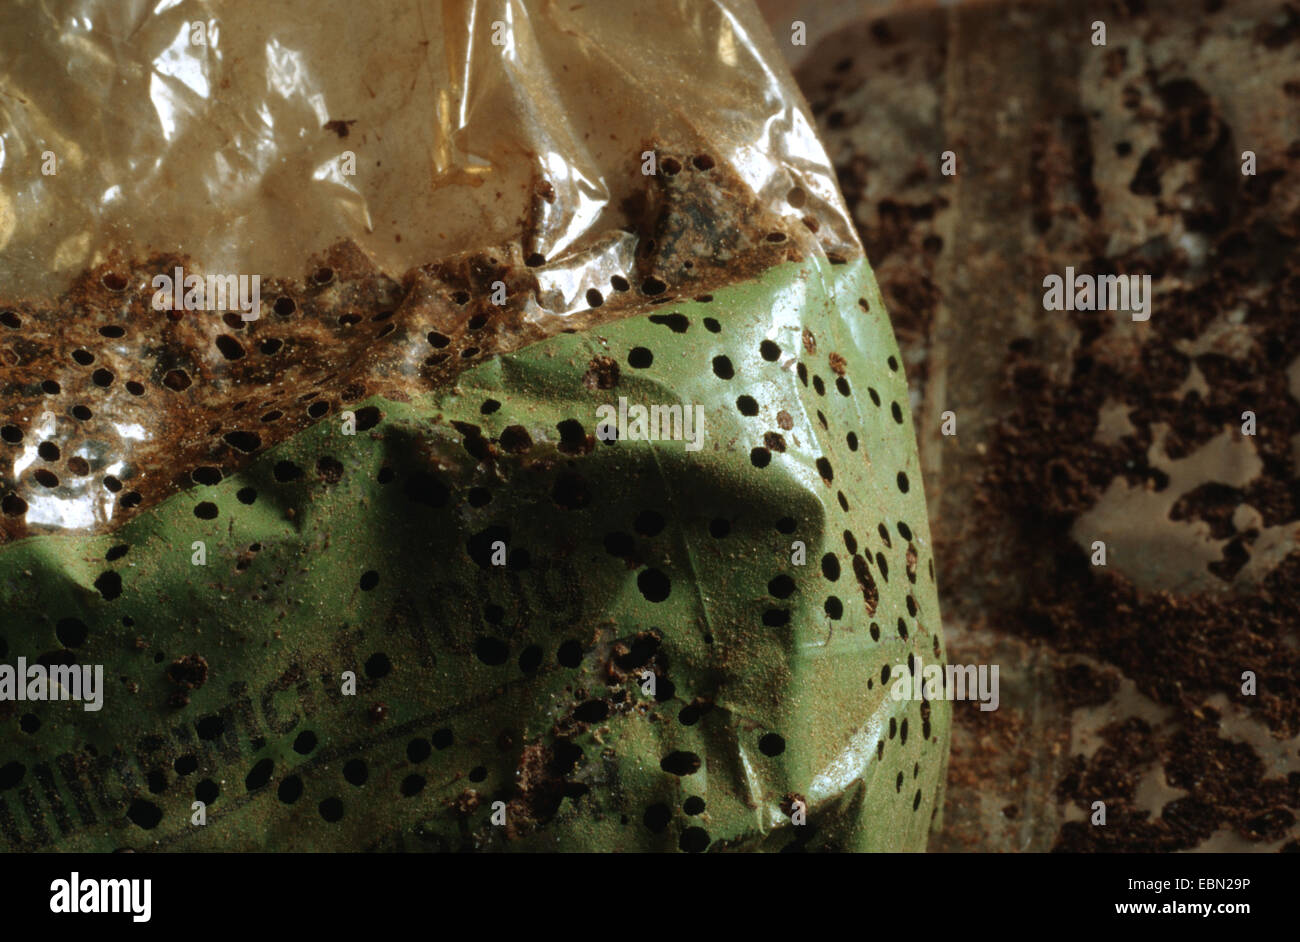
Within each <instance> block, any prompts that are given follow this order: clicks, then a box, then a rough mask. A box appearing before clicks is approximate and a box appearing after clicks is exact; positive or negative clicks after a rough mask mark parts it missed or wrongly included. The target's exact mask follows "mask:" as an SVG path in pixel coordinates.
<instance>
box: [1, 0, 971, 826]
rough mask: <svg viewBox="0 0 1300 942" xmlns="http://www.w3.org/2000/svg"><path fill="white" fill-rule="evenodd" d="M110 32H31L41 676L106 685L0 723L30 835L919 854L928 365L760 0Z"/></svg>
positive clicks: (4, 309)
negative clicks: (897, 314) (166, 281)
mask: <svg viewBox="0 0 1300 942" xmlns="http://www.w3.org/2000/svg"><path fill="white" fill-rule="evenodd" d="M106 10H107V7H105V8H103V9H101V8H100V7H99V6H97V5H94V4H91V5H76V6H74V7H71V8H68V9H63V8H54V9H51V8H50V7H48V6H39V7H38V6H35V5H32V6H28V5H24V4H17V5H14V6H13V7H11V8H7V9H6V10H5V11H4V12H3V13H0V16H2V17H4V18H5V19H4V27H5V29H4V31H3V33H2V34H0V36H2V37H3V38H0V42H3V43H5V44H6V45H5V48H4V58H3V60H0V61H3V62H4V63H6V66H5V69H6V71H5V74H4V75H5V77H4V81H5V82H6V86H5V88H4V89H0V91H2V92H3V94H0V108H3V109H4V110H3V112H2V113H0V118H2V120H3V124H2V125H0V135H2V136H0V140H2V141H3V144H4V161H5V162H4V166H3V167H0V186H3V190H2V191H0V192H3V193H4V195H5V199H6V200H7V202H6V204H5V206H6V212H9V208H11V207H12V208H15V209H16V213H15V215H13V216H11V217H6V218H12V219H13V220H14V224H13V226H11V227H10V231H9V233H8V235H7V236H5V237H4V238H5V244H4V248H3V252H2V253H0V259H3V261H2V262H0V265H2V266H3V268H0V358H3V360H2V363H3V366H2V367H0V369H2V370H3V372H0V511H2V512H0V607H2V608H3V610H4V611H5V612H6V617H5V620H4V622H3V628H0V663H14V662H16V661H17V660H18V659H19V658H23V659H25V661H26V662H27V663H29V664H33V665H38V666H40V667H41V668H45V669H48V670H51V671H53V670H54V669H61V668H80V669H86V670H89V669H92V668H93V667H95V666H102V668H103V677H104V688H103V690H102V694H103V698H102V699H103V703H102V709H99V710H93V711H86V710H84V709H83V708H82V704H81V703H79V702H76V701H75V700H71V701H70V700H66V699H64V700H57V699H56V700H48V701H42V700H39V699H30V700H26V701H18V700H3V699H0V724H2V725H0V842H3V844H4V845H5V846H7V847H9V848H11V849H48V848H58V849H93V850H111V849H115V848H122V847H130V848H134V849H140V850H144V849H150V848H152V849H157V850H166V849H208V850H218V849H219V850H250V849H271V850H288V849H314V850H335V849H357V848H371V849H406V850H421V849H425V850H454V849H464V848H471V849H525V850H527V849H573V850H580V849H588V850H659V849H680V850H687V851H699V850H706V849H708V850H727V849H738V850H744V849H765V850H767V849H770V850H777V849H804V848H806V849H863V850H875V849H892V850H922V849H924V848H925V846H926V841H927V837H928V834H929V832H930V829H931V827H932V825H933V822H935V821H936V820H937V819H938V816H939V813H940V810H941V806H942V791H943V777H944V770H945V768H946V763H947V748H948V729H949V719H950V707H949V704H948V703H947V702H946V701H943V700H937V701H930V700H927V699H925V698H924V696H922V697H919V698H917V699H912V698H911V697H903V698H897V697H895V696H894V695H893V691H894V690H895V689H899V688H898V687H897V686H896V685H897V683H898V680H899V678H900V676H903V677H905V679H910V674H911V673H912V672H913V671H916V672H919V671H920V669H921V665H922V664H926V665H929V664H941V663H942V661H943V656H944V653H945V652H944V646H943V642H942V634H941V629H940V618H939V611H938V602H937V595H936V591H935V572H934V567H933V561H932V554H931V547H930V536H929V528H928V525H927V522H926V511H925V501H924V496H923V493H924V491H923V488H922V486H921V480H920V472H919V466H918V462H917V455H916V446H915V436H914V433H913V430H912V427H911V425H910V420H909V419H908V417H907V409H906V402H907V388H906V382H905V379H904V377H903V373H902V369H901V364H900V362H899V352H898V347H897V345H896V343H895V341H894V337H893V334H892V331H891V328H890V324H889V320H888V317H887V315H886V313H885V310H884V307H883V304H882V303H881V300H880V294H879V291H878V289H877V286H876V284H875V280H874V277H873V276H872V273H871V270H870V267H869V265H868V264H867V262H866V260H865V259H864V258H863V257H862V252H861V248H860V246H859V245H858V243H857V242H856V239H855V237H854V236H853V233H852V228H851V226H850V224H849V222H848V218H847V214H846V212H845V210H844V207H843V203H842V200H841V198H840V196H839V194H838V191H837V190H836V188H835V184H834V178H833V173H832V171H831V170H830V168H829V166H828V164H827V161H826V159H825V155H824V153H823V152H822V150H821V147H820V145H819V144H818V142H817V141H816V138H815V136H814V135H813V133H812V130H811V123H810V122H809V121H808V120H807V116H806V113H805V110H804V105H803V102H802V99H801V98H800V97H799V95H798V93H797V91H795V90H794V87H793V84H792V83H791V80H790V78H789V76H788V75H787V74H786V72H785V70H784V67H783V66H781V65H780V59H779V57H778V55H777V53H776V51H775V50H774V49H773V48H772V45H771V43H772V40H771V38H770V37H769V36H768V35H767V34H766V33H765V32H764V27H763V26H762V25H761V23H760V22H759V20H758V18H757V16H756V14H755V13H754V11H753V10H752V8H750V7H749V6H748V5H747V4H740V3H730V2H727V3H722V2H717V3H686V2H682V3H676V4H674V3H657V4H656V3H652V4H643V3H636V4H626V5H623V4H598V5H597V4H592V5H587V6H582V5H573V6H571V7H568V8H564V9H561V8H560V7H558V6H556V5H553V4H547V3H537V4H531V3H524V4H521V3H509V4H506V3H497V4H487V3H482V4H472V3H466V4H458V3H445V4H434V3H422V4H416V5H400V6H399V5H397V4H393V5H391V6H388V5H384V4H380V5H378V6H372V7H369V8H366V9H365V10H352V9H349V8H346V7H344V5H341V4H340V5H337V6H335V5H332V4H312V5H310V6H308V5H305V4H302V5H299V4H284V5H275V6H274V7H273V8H270V9H263V8H262V7H260V6H258V7H249V8H247V9H246V8H243V7H238V8H236V9H234V10H230V9H226V8H213V9H208V8H206V7H204V6H203V5H199V4H185V3H179V4H173V5H171V6H165V5H164V6H160V7H155V8H154V9H153V10H152V11H149V12H146V10H145V8H144V7H136V6H133V5H127V6H126V7H125V8H122V7H119V8H116V9H114V10H113V11H112V12H111V13H109V12H105V11H106ZM131 14H134V15H131ZM196 24H203V28H202V38H203V39H205V40H206V45H198V44H196V43H195V38H196V37H197V36H199V35H200V31H199V27H198V26H197V25H196ZM18 33H21V35H22V36H24V37H25V39H24V40H23V41H22V42H21V43H20V42H19V41H18V39H16V38H15V37H16V35H17V34H18ZM394 37H396V39H395V38H394ZM494 40H496V41H497V42H494ZM498 43H499V44H498ZM55 50H57V56H56V52H55ZM14 63H16V64H17V65H16V66H15V67H14V68H10V64H14ZM54 63H58V65H57V68H56V66H55V65H54ZM43 72H44V73H48V74H44V77H42V75H43ZM56 73H57V74H56ZM20 79H21V80H22V81H23V82H24V83H25V84H24V85H23V87H22V88H21V89H19V90H15V87H14V83H15V82H17V81H19V80H20ZM106 99H107V100H106ZM327 125H328V127H326V126H327ZM46 150H49V151H52V152H53V153H54V155H55V163H54V167H55V168H56V172H55V173H53V174H50V175H49V176H44V175H39V170H38V172H37V175H33V173H32V170H31V164H32V162H33V161H37V160H39V159H40V156H39V155H40V154H43V153H44V151H46ZM343 151H352V153H353V154H354V155H355V157H356V169H357V173H356V174H355V175H350V174H346V173H343V172H342V171H341V169H340V168H341V167H342V166H344V165H343V164H340V163H339V162H338V161H339V160H340V158H341V157H344V156H346V155H344V154H343V153H342V152H343ZM647 155H653V161H654V167H653V170H654V172H653V173H645V172H643V169H646V168H648V164H647V159H648V158H647ZM336 171H338V172H336ZM128 181H133V182H128ZM398 236H400V237H401V238H400V240H399V238H398ZM177 267H183V268H184V269H185V270H193V271H197V272H200V273H204V272H206V273H214V272H215V273H222V274H233V273H238V274H246V275H250V276H251V275H256V276H257V277H258V278H259V279H260V284H261V297H262V306H261V310H260V316H257V317H256V318H253V319H245V318H243V317H241V315H240V313H239V312H238V311H237V310H235V309H234V308H233V307H231V306H227V307H226V308H222V309H217V310H211V309H201V310H187V309H181V310H158V309H156V307H155V305H154V303H153V295H154V288H153V287H152V283H153V279H154V277H155V276H157V275H158V274H162V273H165V274H170V273H171V272H173V271H174V270H175V268H177ZM638 407H644V408H646V409H647V410H648V409H651V408H653V409H654V410H656V412H658V413H662V415H663V416H665V417H667V418H666V421H667V425H665V426H664V427H663V428H665V429H670V430H673V431H672V433H671V434H668V435H666V436H665V437H664V438H663V439H660V440H646V439H645V436H644V435H640V436H639V435H637V434H636V431H635V429H636V425H635V421H636V420H635V411H636V409H637V408H638ZM674 410H676V412H677V414H678V415H682V416H684V417H691V418H693V419H694V422H693V424H691V425H687V426H684V427H683V426H682V425H681V424H680V423H678V424H674V420H673V412H674ZM629 414H630V415H631V417H632V423H631V424H629V423H628V418H627V417H628V416H629ZM651 414H655V413H651ZM612 416H619V419H618V421H617V422H615V421H614V420H613V418H611V417H612ZM611 424H616V425H617V426H618V438H617V439H616V440H607V439H608V438H609V436H608V435H607V434H606V431H607V429H608V428H609V426H610V425H611ZM692 429H693V432H692ZM918 659H919V661H920V663H918ZM64 676H65V682H66V673H65V675H64ZM903 686H904V688H905V689H912V685H911V684H910V683H909V684H905V685H903ZM918 686H919V685H918ZM0 689H2V688H0ZM195 802H199V803H201V805H200V806H199V807H200V811H198V812H196V811H195V807H196V806H195V805H194V803H195Z"/></svg>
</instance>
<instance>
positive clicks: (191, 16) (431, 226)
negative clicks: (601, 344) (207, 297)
mask: <svg viewBox="0 0 1300 942" xmlns="http://www.w3.org/2000/svg"><path fill="white" fill-rule="evenodd" d="M494 23H499V24H501V26H500V31H499V32H498V31H497V30H496V29H494V26H493V24H494ZM494 38H496V39H497V40H499V41H500V42H501V43H502V45H496V44H494ZM200 41H201V42H202V44H199V42H200ZM0 70H2V71H0V89H3V94H0V285H3V286H4V289H3V290H4V291H5V293H6V294H9V293H10V292H13V293H14V294H18V295H23V296H28V295H32V294H35V293H38V292H44V293H46V294H47V295H49V296H54V295H57V294H58V293H59V292H61V291H62V290H63V289H64V288H65V287H66V285H67V282H68V280H69V278H70V277H71V276H73V275H75V274H77V273H79V272H80V271H82V270H83V269H85V268H87V267H93V266H94V265H97V264H99V263H100V262H102V261H103V260H104V259H106V258H108V257H109V256H110V255H111V254H112V253H113V252H115V251H120V252H121V253H123V254H124V255H126V256H128V257H130V256H133V255H143V254H147V253H148V252H152V251H168V252H178V253H181V254H186V255H189V256H191V257H192V258H193V259H194V260H195V262H196V264H197V263H201V264H202V265H203V266H204V267H205V268H206V269H207V270H210V271H220V272H249V273H251V272H260V271H272V272H277V273H280V274H282V275H286V276H288V275H293V276H301V274H302V268H303V259H304V258H306V257H307V256H309V255H311V254H313V253H316V252H319V251H322V250H324V249H326V248H327V247H328V246H330V245H332V244H333V243H335V242H336V241H338V240H339V239H351V240H353V241H355V242H356V243H357V244H358V245H359V246H360V247H361V248H362V249H363V250H364V251H365V252H366V253H367V254H368V255H370V257H372V258H373V259H374V261H375V263H376V265H377V266H378V267H380V268H381V269H383V270H384V271H386V272H388V273H390V274H391V275H393V276H394V277H400V276H401V275H402V273H404V272H406V271H407V270H409V269H411V268H413V267H415V266H418V265H422V264H425V263H427V262H428V261H430V260H431V259H436V258H442V257H445V256H448V255H454V254H456V253H460V252H466V251H471V250H477V249H481V248H484V247H486V246H490V245H501V244H507V243H508V244H519V245H521V247H522V250H523V254H524V255H528V254H530V253H532V252H538V253H540V254H541V255H542V256H544V257H545V258H546V259H547V260H548V261H550V262H552V263H553V265H552V270H558V271H563V272H565V273H566V274H567V275H568V277H569V278H571V279H573V280H575V281H577V280H581V278H580V276H581V275H582V274H583V273H584V271H585V270H586V269H589V268H592V269H598V268H599V267H600V264H601V261H602V260H601V258H600V256H599V254H598V251H597V250H598V247H600V246H603V245H606V244H607V243H608V242H609V241H610V240H611V239H616V238H617V233H618V231H619V230H620V229H621V228H622V227H624V226H626V225H629V224H632V223H634V222H635V220H633V219H630V218H629V215H628V210H627V207H626V205H625V204H626V201H628V200H629V199H631V198H634V197H635V196H636V195H637V194H638V193H640V192H641V190H642V189H643V185H644V181H643V180H642V179H640V176H641V174H640V164H641V161H640V158H639V154H640V153H641V151H642V150H643V149H644V148H643V147H642V146H641V145H642V144H643V142H646V141H649V140H653V139H663V140H671V141H672V142H673V143H674V144H675V146H676V147H677V148H678V149H681V150H685V151H687V152H688V153H692V154H694V153H704V152H707V153H708V154H710V155H712V156H713V158H714V159H716V160H717V161H718V162H719V163H723V164H726V165H727V166H729V167H731V168H732V169H733V170H734V172H735V173H736V174H737V175H738V176H739V177H740V179H741V180H742V181H743V183H744V185H745V187H746V188H747V189H748V190H750V191H751V192H752V193H753V195H754V197H755V198H757V199H758V200H759V201H761V202H763V203H764V204H766V205H770V206H773V207H775V208H776V210H777V212H778V213H779V214H781V215H783V216H786V217H788V218H790V219H792V220H795V221H797V220H798V219H800V218H802V217H804V216H809V217H810V218H813V219H815V220H816V221H817V224H818V225H819V236H820V237H821V238H822V239H823V240H824V242H825V244H826V245H827V246H829V247H831V251H838V252H841V253H848V252H849V251H851V250H852V249H853V248H854V247H856V245H857V241H856V237H855V236H854V234H853V228H852V225H851V223H850V221H849V219H848V215H847V212H846V211H845V209H844V206H843V202H842V200H841V199H840V197H839V195H838V191H837V189H836V185H835V179H834V174H833V173H832V171H831V169H830V167H829V166H828V163H827V160H826V157H825V154H824V152H823V150H822V147H821V145H820V144H819V143H818V141H817V138H816V135H815V131H814V128H813V123H812V121H811V120H810V119H809V116H808V114H807V111H806V108H805V105H804V102H803V99H802V97H801V96H800V93H799V91H798V89H797V87H796V86H795V84H794V82H793V80H792V79H791V77H790V75H789V72H788V70H787V69H786V68H785V67H784V66H783V65H782V64H781V59H780V56H779V53H778V52H777V51H776V49H775V48H774V46H773V41H772V38H771V36H770V34H769V33H768V31H767V28H766V26H764V25H763V23H762V20H761V18H760V17H759V16H758V15H757V12H756V11H755V10H754V9H753V8H752V6H751V5H750V4H748V3H738V2H720V0H709V2H703V3H701V2H698V0H676V2H664V0H654V2H645V3H642V2H637V3H588V4H560V3H519V2H501V0H498V2H457V0H445V2H422V3H404V2H403V3H398V2H391V0H390V2H377V3H371V4H365V5H359V4H355V3H341V2H317V0H312V2H304V0H298V2H288V3H276V4H230V5H224V4H212V3H196V2H188V0H182V2H166V3H161V4H159V3H151V2H141V0H128V2H120V0H112V2H107V0H105V2H77V3H53V4H51V3H40V2H36V0H17V2H14V3H7V4H5V5H4V8H3V9H2V10H0ZM331 122H338V123H336V124H333V125H332V128H331V127H326V126H327V125H330V124H331ZM47 152H48V153H50V154H52V155H53V157H54V160H55V162H56V163H55V167H56V173H54V174H52V175H47V174H46V173H44V172H43V171H45V170H48V169H49V168H48V165H47V164H46V163H45V161H44V160H43V155H44V154H46V153H47ZM344 152H352V153H353V154H355V155H356V173H355V175H347V174H345V173H344V170H343V169H342V161H341V158H342V155H343V154H344ZM794 187H799V188H800V190H801V191H802V194H804V196H803V199H806V202H801V201H800V199H799V198H797V199H796V201H797V202H801V205H800V206H790V205H783V204H784V201H785V199H786V197H787V195H788V194H789V192H790V190H791V189H792V188H794ZM591 274H592V275H593V277H595V276H601V277H596V278H595V280H597V281H599V282H601V283H602V284H605V283H607V282H608V274H609V273H606V272H602V271H597V270H593V271H592V272H591ZM569 300H570V301H571V300H572V299H571V298H570V299H569ZM567 309H568V308H567V306H566V305H561V306H559V307H557V308H553V309H550V310H552V312H553V313H564V311H565V310H567Z"/></svg>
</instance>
